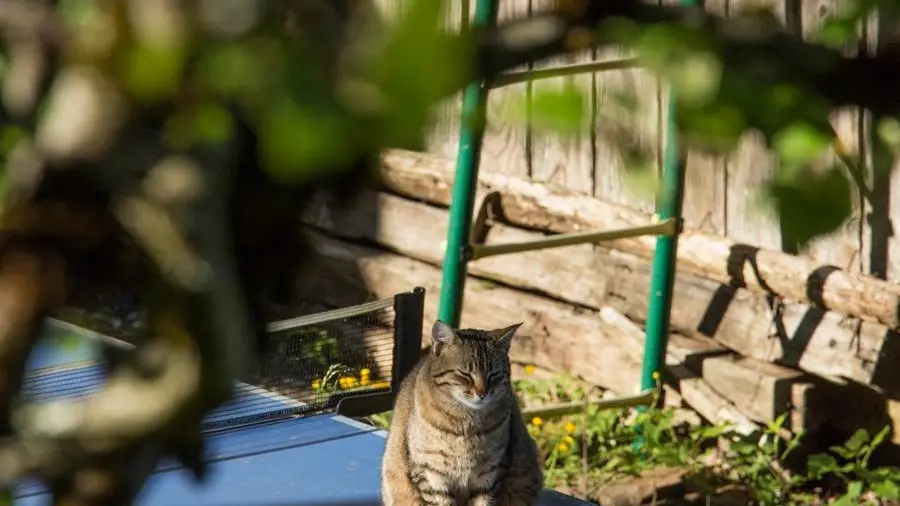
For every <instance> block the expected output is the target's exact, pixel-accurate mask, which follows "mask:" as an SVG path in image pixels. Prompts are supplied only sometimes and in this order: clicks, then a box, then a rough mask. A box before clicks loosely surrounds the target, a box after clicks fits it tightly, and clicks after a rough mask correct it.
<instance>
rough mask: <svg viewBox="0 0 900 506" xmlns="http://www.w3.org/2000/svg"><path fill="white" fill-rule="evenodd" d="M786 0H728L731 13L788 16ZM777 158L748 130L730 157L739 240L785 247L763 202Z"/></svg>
mask: <svg viewBox="0 0 900 506" xmlns="http://www.w3.org/2000/svg"><path fill="white" fill-rule="evenodd" d="M785 3H786V1H785V0H728V11H727V14H728V15H729V16H735V15H739V14H740V11H741V10H744V9H756V8H765V7H769V8H772V10H773V13H774V14H775V16H776V17H777V18H778V19H779V20H781V21H782V22H783V21H784V20H785ZM773 170H774V158H773V157H772V155H771V153H770V152H769V151H768V149H767V147H766V145H765V141H764V140H763V139H762V137H761V136H760V135H759V134H757V133H755V132H748V133H746V134H744V136H743V137H742V138H741V141H740V144H739V145H738V147H737V149H735V151H734V152H733V153H731V156H729V157H728V181H727V186H726V189H725V193H726V202H727V204H726V216H725V234H726V235H727V236H728V237H731V238H733V239H734V240H735V241H738V242H742V243H747V244H752V245H754V246H758V247H760V248H765V249H772V250H781V225H780V223H779V220H778V217H777V216H776V215H775V213H773V212H771V210H769V209H768V208H767V207H765V206H764V205H762V204H761V203H760V202H759V199H760V198H761V193H760V190H759V189H760V188H761V186H762V183H763V182H764V181H766V180H768V179H769V178H770V177H771V175H772V174H773Z"/></svg>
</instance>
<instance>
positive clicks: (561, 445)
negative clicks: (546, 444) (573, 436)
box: [556, 443, 569, 453]
mask: <svg viewBox="0 0 900 506" xmlns="http://www.w3.org/2000/svg"><path fill="white" fill-rule="evenodd" d="M556 448H557V449H558V450H559V451H561V452H562V453H566V452H567V451H569V445H567V444H566V443H559V445H557V446H556Z"/></svg>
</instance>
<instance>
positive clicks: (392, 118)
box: [372, 0, 471, 148]
mask: <svg viewBox="0 0 900 506" xmlns="http://www.w3.org/2000/svg"><path fill="white" fill-rule="evenodd" d="M443 12H444V2H443V1H439V0H412V1H411V2H409V3H407V4H406V6H405V9H404V12H403V15H402V16H401V17H400V19H399V20H398V21H397V22H396V24H395V28H394V30H393V32H392V33H391V36H390V37H389V38H388V40H387V41H386V42H385V44H384V46H383V48H382V50H381V52H380V53H379V54H378V56H377V57H376V58H375V61H374V63H373V66H372V79H373V83H375V84H376V85H377V86H378V87H379V88H380V89H381V91H382V92H383V93H384V96H385V97H386V98H387V102H388V103H389V104H390V106H391V109H390V114H389V115H388V117H387V118H385V119H384V121H385V123H386V124H385V125H384V128H383V129H380V130H379V131H378V132H377V134H378V138H379V139H380V140H382V144H383V145H389V146H395V147H409V148H416V147H419V145H420V143H421V140H422V134H423V130H424V127H425V126H426V124H427V123H428V121H429V117H430V110H431V107H432V106H433V105H434V104H435V103H436V102H437V101H438V100H439V99H441V98H443V97H444V96H445V95H446V94H447V92H448V91H449V90H450V89H451V88H450V84H451V83H458V82H461V81H462V76H465V75H468V74H469V72H470V65H471V61H470V60H469V59H468V57H467V55H468V54H469V51H471V46H469V45H467V44H465V43H463V44H461V43H460V41H459V40H457V39H453V38H450V37H447V36H446V35H445V34H443V33H441V32H440V31H439V30H438V29H437V28H438V27H439V26H440V25H439V22H440V21H441V19H442V17H443Z"/></svg>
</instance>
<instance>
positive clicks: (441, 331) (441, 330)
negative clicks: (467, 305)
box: [431, 320, 458, 350]
mask: <svg viewBox="0 0 900 506" xmlns="http://www.w3.org/2000/svg"><path fill="white" fill-rule="evenodd" d="M457 340H458V338H457V337H456V331H454V330H453V327H451V326H450V325H447V324H446V323H444V322H442V321H440V320H435V322H434V325H433V326H432V327H431V341H432V343H434V348H435V350H437V349H438V348H440V347H441V346H446V345H448V344H454V343H456V341H457Z"/></svg>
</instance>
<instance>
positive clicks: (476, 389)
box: [472, 378, 486, 399]
mask: <svg viewBox="0 0 900 506" xmlns="http://www.w3.org/2000/svg"><path fill="white" fill-rule="evenodd" d="M485 391H486V389H485V387H484V380H483V379H481V378H475V381H474V382H473V385H472V392H473V393H474V394H475V396H476V397H478V398H479V399H481V398H482V397H484V394H485Z"/></svg>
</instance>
